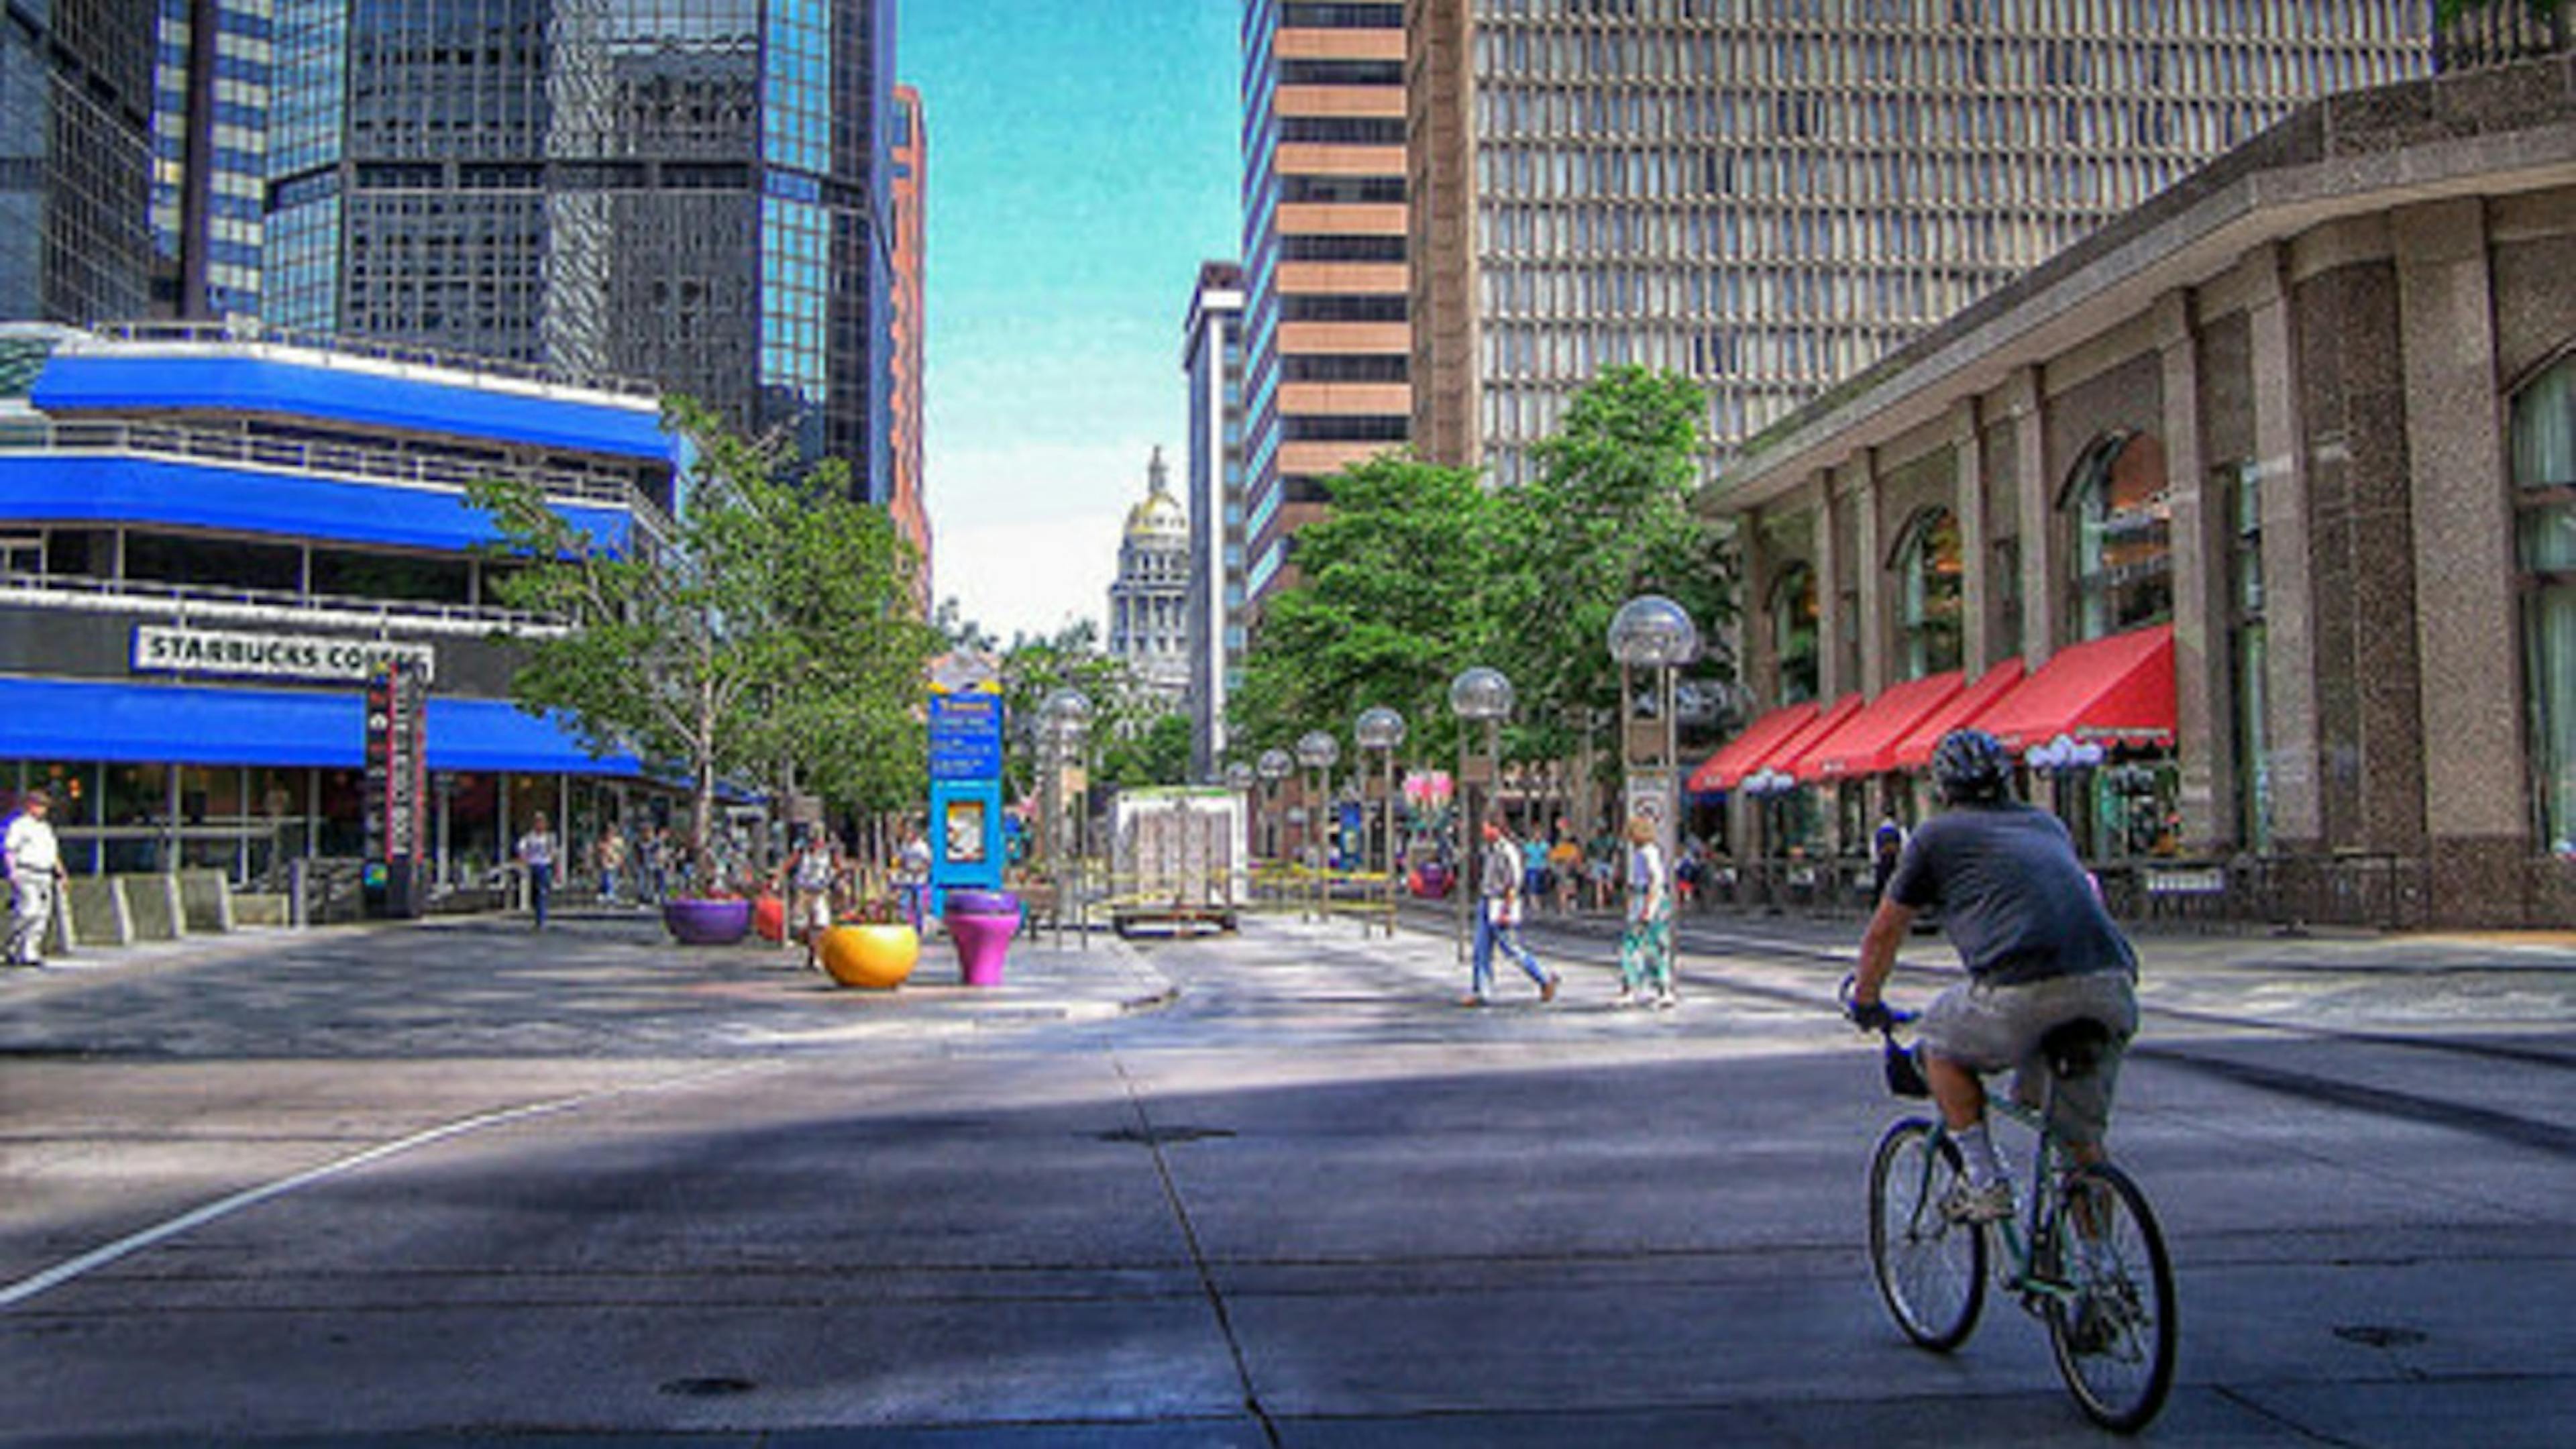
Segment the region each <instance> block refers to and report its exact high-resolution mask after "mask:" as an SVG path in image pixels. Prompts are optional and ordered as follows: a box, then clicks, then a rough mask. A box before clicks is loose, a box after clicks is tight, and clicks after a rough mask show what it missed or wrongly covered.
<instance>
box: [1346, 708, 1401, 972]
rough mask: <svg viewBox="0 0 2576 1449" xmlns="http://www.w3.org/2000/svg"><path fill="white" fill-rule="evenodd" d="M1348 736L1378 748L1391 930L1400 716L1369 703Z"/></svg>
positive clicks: (1391, 928)
mask: <svg viewBox="0 0 2576 1449" xmlns="http://www.w3.org/2000/svg"><path fill="white" fill-rule="evenodd" d="M1351 738H1352V739H1353V740H1355V741H1357V742H1358V744H1359V747H1360V748H1361V749H1363V750H1375V751H1377V752H1378V757H1379V758H1378V794H1379V799H1380V803H1381V806H1382V808H1383V810H1384V812H1385V813H1384V820H1383V826H1382V828H1381V830H1380V833H1379V834H1380V839H1381V841H1382V842H1383V844H1382V845H1381V846H1380V851H1381V855H1382V860H1381V862H1380V863H1381V864H1382V865H1383V866H1384V867H1385V869H1386V933H1387V934H1388V935H1389V936H1393V935H1394V934H1395V875H1396V859H1395V748H1396V746H1398V745H1401V744H1403V743H1404V716H1402V715H1400V714H1397V713H1396V712H1395V711H1394V710H1391V709H1389V708H1387V707H1386V706H1385V705H1382V704H1376V705H1371V706H1369V707H1368V708H1367V709H1364V710H1361V711H1360V717H1359V718H1358V719H1357V720H1354V721H1353V722H1352V724H1351Z"/></svg>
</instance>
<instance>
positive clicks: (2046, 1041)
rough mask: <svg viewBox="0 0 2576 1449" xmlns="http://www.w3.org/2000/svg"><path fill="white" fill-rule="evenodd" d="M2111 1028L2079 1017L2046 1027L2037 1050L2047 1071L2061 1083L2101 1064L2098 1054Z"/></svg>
mask: <svg viewBox="0 0 2576 1449" xmlns="http://www.w3.org/2000/svg"><path fill="white" fill-rule="evenodd" d="M2112 1035H2113V1033H2112V1031H2111V1028H2110V1027H2109V1026H2108V1025H2107V1024H2105V1023H2103V1022H2101V1021H2098V1020H2096V1019H2094V1018H2092V1017H2089V1016H2079V1017H2077V1018H2076V1019H2075V1020H2073V1021H2069V1022H2062V1023H2060V1024H2058V1025H2056V1026H2052V1027H2050V1028H2049V1029H2048V1034H2047V1035H2046V1036H2043V1037H2041V1038H2040V1039H2039V1053H2040V1055H2041V1056H2042V1057H2043V1058H2045V1059H2046V1060H2047V1062H2048V1070H2049V1072H2050V1073H2051V1074H2052V1075H2054V1076H2055V1077H2056V1078H2057V1079H2058V1080H2059V1081H2061V1082H2071V1081H2075V1080H2076V1079H2078V1078H2080V1077H2089V1076H2091V1075H2092V1074H2093V1069H2094V1068H2095V1067H2098V1066H2100V1065H2101V1064H2102V1053H2103V1051H2104V1050H2106V1049H2107V1048H2108V1047H2109V1046H2110V1045H2111V1038H2112Z"/></svg>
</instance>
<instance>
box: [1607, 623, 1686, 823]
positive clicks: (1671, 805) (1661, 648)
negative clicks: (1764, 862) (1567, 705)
mask: <svg viewBox="0 0 2576 1449" xmlns="http://www.w3.org/2000/svg"><path fill="white" fill-rule="evenodd" d="M1609 643H1610V657H1611V658H1613V659H1615V660H1617V661H1618V662H1619V763H1620V766H1621V769H1622V772H1623V773H1624V774H1625V775H1626V776H1627V781H1628V785H1627V796H1628V798H1627V810H1628V813H1629V814H1631V815H1643V816H1646V817H1647V818H1648V819H1649V820H1650V821H1651V822H1652V823H1653V824H1654V827H1655V843H1656V844H1657V845H1660V846H1661V847H1663V853H1664V860H1665V862H1666V863H1667V865H1669V864H1670V862H1671V861H1672V859H1673V848H1674V834H1675V826H1676V825H1677V824H1678V823H1679V817H1680V801H1679V799H1678V798H1677V796H1676V793H1675V791H1674V786H1675V785H1676V784H1678V783H1679V775H1680V765H1681V760H1680V754H1681V751H1680V734H1679V713H1680V712H1679V709H1678V707H1677V706H1678V703H1679V701H1678V699H1677V698H1676V694H1675V690H1674V688H1673V679H1674V672H1675V671H1676V670H1677V669H1679V668H1680V667H1681V666H1682V665H1684V664H1688V663H1689V662H1690V661H1691V660H1693V659H1694V658H1697V657H1698V655H1699V630H1698V628H1697V627H1696V626H1694V625H1693V624H1692V623H1691V620H1690V615H1689V614H1688V613H1687V612H1685V611H1684V610H1683V608H1682V606H1681V605H1679V604H1676V603H1674V602H1673V601H1672V600H1670V599H1667V598H1665V597H1664V596H1663V595H1661V594H1640V595H1639V596H1637V597H1636V598H1633V599H1630V600H1629V601H1628V602H1626V603H1625V604H1622V605H1620V606H1619V612H1618V613H1616V614H1614V615H1612V616H1611V618H1610V633H1609ZM1639 669H1646V670H1652V671H1653V675H1652V686H1653V690H1654V693H1653V700H1654V719H1653V721H1652V722H1651V723H1652V728H1649V729H1646V730H1643V731H1641V730H1640V729H1639V728H1638V727H1639V726H1641V725H1647V724H1648V723H1649V722H1648V721H1646V720H1644V719H1641V718H1639V717H1638V716H1639V714H1640V711H1639V710H1638V708H1637V698H1636V695H1635V693H1634V686H1633V684H1632V682H1631V679H1630V674H1631V672H1632V671H1634V670H1639Z"/></svg>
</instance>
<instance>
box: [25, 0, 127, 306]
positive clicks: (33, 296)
mask: <svg viewBox="0 0 2576 1449" xmlns="http://www.w3.org/2000/svg"><path fill="white" fill-rule="evenodd" d="M153 18H154V11H153V0H52V3H46V4H34V5H23V6H12V7H11V8H10V11H9V23H8V24H7V25H0V320H11V321H47V322H73V323H90V322H97V321H105V320H114V319H118V318H128V317H140V316H142V315H143V314H144V311H145V308H146V304H147V302H148V300H149V298H150V296H151V277H152V232H151V187H152V173H151V154H152V153H151V143H152V135H151V125H152V119H151V118H152V105H153V101H152V87H153V43H152V37H153Z"/></svg>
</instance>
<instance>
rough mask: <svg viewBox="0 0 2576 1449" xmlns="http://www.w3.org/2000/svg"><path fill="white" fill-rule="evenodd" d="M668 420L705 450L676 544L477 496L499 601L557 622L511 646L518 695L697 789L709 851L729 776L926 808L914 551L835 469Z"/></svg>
mask: <svg viewBox="0 0 2576 1449" xmlns="http://www.w3.org/2000/svg"><path fill="white" fill-rule="evenodd" d="M668 420H669V424H670V426H671V427H673V428H674V429H675V430H676V431H678V432H679V433H681V434H682V435H684V436H685V437H686V438H687V439H688V440H689V441H690V442H691V444H692V445H693V446H694V448H695V457H694V460H693V463H692V466H691V469H690V488H689V492H688V496H687V502H686V505H685V506H684V508H683V509H682V511H681V513H680V516H679V517H678V518H677V519H675V520H673V521H672V524H671V532H670V534H669V536H668V537H665V538H657V537H654V536H653V535H652V534H650V533H648V532H645V531H642V530H640V529H639V531H637V532H635V533H634V534H632V535H631V536H628V537H620V538H604V537H600V536H597V535H594V534H592V533H589V532H587V531H585V530H582V529H580V528H577V527H575V526H574V525H573V524H572V523H571V522H570V521H568V520H567V519H566V518H565V517H564V515H562V514H561V513H559V512H557V511H556V510H555V509H554V508H553V507H552V506H551V505H549V504H548V502H547V501H546V499H545V497H544V495H543V494H542V493H541V492H539V491H538V489H537V488H536V487H535V486H534V485H532V484H531V483H529V482H527V481H526V480H524V479H516V478H492V479H486V480H483V481H481V482H479V483H477V484H475V485H473V487H472V488H471V489H470V490H469V497H470V498H471V500H472V501H473V503H474V504H475V506H477V507H478V508H481V509H482V510H484V511H485V512H486V513H487V514H489V515H490V516H491V518H492V520H493V523H494V526H495V529H496V531H497V532H498V534H499V535H500V541H499V542H498V543H497V544H496V545H494V548H495V551H496V552H497V553H499V554H500V555H502V556H504V557H506V558H508V559H510V560H511V561H512V565H513V566H512V567H510V568H508V569H506V570H497V571H496V574H495V576H496V579H497V583H496V590H497V592H498V593H499V595H500V598H501V601H502V602H504V603H506V604H508V605H510V606H512V607H514V608H518V609H522V610H526V611H529V612H531V613H534V614H536V615H538V616H540V617H541V618H543V619H545V620H547V621H549V623H548V625H547V626H546V627H545V628H543V629H537V630H525V631H519V632H517V633H515V634H512V635H510V636H509V638H510V640H511V642H513V643H515V644H517V645H518V646H519V647H520V648H521V650H522V651H523V654H522V658H523V662H522V664H521V666H520V668H519V670H518V672H517V674H516V676H515V677H514V678H513V680H512V685H511V694H512V698H513V699H514V700H515V701H516V702H517V703H518V705H519V707H520V708H522V709H524V710H527V711H528V712H530V713H543V712H547V711H555V712H559V713H561V714H562V715H563V716H564V717H566V718H567V719H568V720H569V721H570V723H571V725H572V727H573V729H574V730H575V732H576V733H577V734H578V736H579V737H580V739H581V740H582V742H583V744H584V745H585V747H587V748H588V749H590V750H591V751H592V752H593V753H595V754H607V753H611V752H614V751H616V750H620V749H624V750H631V751H633V752H634V753H635V754H636V755H637V757H638V758H640V759H641V760H643V761H644V763H645V765H646V767H647V768H648V769H651V770H654V771H657V772H670V773H674V774H678V775H681V776H683V777H684V778H686V779H687V780H688V782H689V784H690V787H691V791H692V794H693V797H694V810H693V812H692V815H693V829H692V838H693V839H694V841H695V842H696V843H697V845H698V847H699V848H700V849H701V850H703V849H704V848H705V846H706V844H707V842H708V841H709V839H710V838H711V831H710V826H711V823H712V815H713V806H714V798H715V789H716V783H717V781H718V780H719V778H729V779H737V780H742V781H746V782H756V783H758V784H760V785H763V786H766V787H767V788H769V789H771V790H774V791H778V792H782V793H784V792H790V791H799V790H801V791H807V792H811V793H815V794H820V795H822V796H823V797H824V798H825V800H826V801H827V802H830V803H832V804H835V805H840V806H848V807H859V808H886V807H888V806H891V805H893V804H896V803H898V802H900V801H902V800H906V799H910V798H913V797H916V796H917V795H918V794H919V793H920V790H921V787H922V786H921V782H922V780H923V777H924V764H923V751H924V748H925V745H924V740H923V738H922V730H921V727H920V723H919V721H918V719H917V718H916V717H915V714H914V708H915V706H916V705H917V703H918V700H919V696H920V690H921V680H922V671H923V667H924V665H925V663H926V662H927V660H928V658H929V656H930V653H931V651H932V649H933V648H934V647H935V645H936V643H937V640H938V636H937V634H936V632H935V631H933V630H932V629H931V628H930V627H929V626H928V625H927V624H926V623H924V622H923V621H922V620H921V619H920V617H919V612H918V609H917V607H916V605H915V604H914V602H913V593H912V579H913V576H914V571H915V569H916V568H917V567H918V565H917V562H916V561H915V559H914V558H913V556H912V553H911V550H910V547H909V546H908V545H907V544H905V543H904V542H903V540H902V539H901V537H900V536H899V535H898V534H897V533H896V532H895V531H894V527H893V524H892V522H891V520H889V519H888V518H887V516H886V515H885V513H884V511H883V510H881V509H877V508H873V507H870V506H868V505H865V504H861V503H857V502H853V501H851V500H850V498H849V497H848V488H847V474H846V472H845V470H844V469H843V467H842V466H841V465H840V464H838V463H837V462H827V463H825V464H823V465H821V466H820V467H817V468H814V469H812V470H809V471H805V472H803V473H801V474H791V472H790V470H789V468H788V467H787V459H786V457H785V454H784V450H783V449H782V448H781V447H780V446H779V445H778V444H777V443H776V442H774V441H759V442H755V441H752V440H747V439H744V438H742V437H739V436H737V435H735V434H733V433H731V432H729V431H727V430H726V429H725V428H724V427H723V426H722V425H721V424H720V423H719V422H718V421H716V419H715V418H714V416H713V415H712V414H711V413H709V412H708V411H706V410H705V409H703V408H701V407H699V406H697V405H696V404H694V403H691V402H689V401H687V400H685V399H679V400H674V401H673V402H672V404H671V405H670V408H669V414H668ZM701 865H702V867H703V865H704V862H703V861H701Z"/></svg>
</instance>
